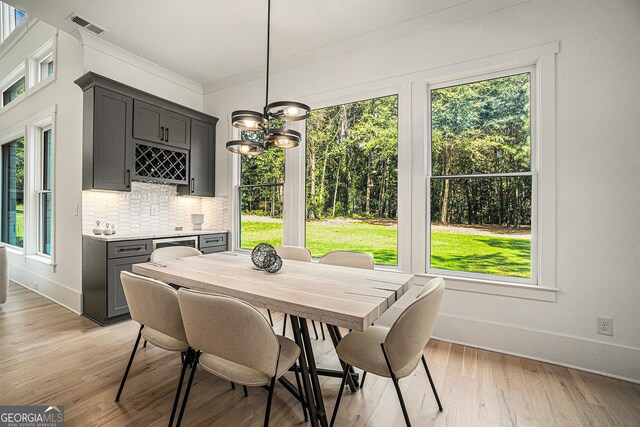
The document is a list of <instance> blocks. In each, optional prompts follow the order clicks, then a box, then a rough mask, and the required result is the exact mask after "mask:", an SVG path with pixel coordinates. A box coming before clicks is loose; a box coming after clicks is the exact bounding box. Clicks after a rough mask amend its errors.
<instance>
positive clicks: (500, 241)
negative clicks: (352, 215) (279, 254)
mask: <svg viewBox="0 0 640 427" xmlns="http://www.w3.org/2000/svg"><path fill="white" fill-rule="evenodd" d="M431 237H432V256H431V266H432V267H433V268H439V269H443V270H455V271H467V272H475V273H486V274H498V275H506V276H515V277H529V274H530V268H531V261H530V259H531V257H530V253H531V240H530V239H526V238H513V237H493V236H483V235H475V234H466V233H453V232H445V231H434V232H433V234H432V236H431ZM262 242H267V243H270V244H272V245H274V246H277V245H281V244H282V223H280V222H262V221H243V222H242V247H243V248H248V249H251V248H253V247H254V246H255V245H257V244H258V243H262ZM307 247H308V248H309V250H310V251H311V254H312V255H313V256H314V257H318V258H319V257H321V256H322V255H324V254H326V253H327V252H329V251H332V250H336V249H344V250H353V251H360V252H366V253H368V254H370V255H371V256H373V259H374V260H375V262H376V264H386V265H396V264H397V260H398V254H397V231H396V228H395V227H393V226H388V225H380V224H372V223H368V222H364V221H362V222H340V223H332V222H321V221H312V222H308V223H307Z"/></svg>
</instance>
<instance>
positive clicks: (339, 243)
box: [306, 95, 398, 265]
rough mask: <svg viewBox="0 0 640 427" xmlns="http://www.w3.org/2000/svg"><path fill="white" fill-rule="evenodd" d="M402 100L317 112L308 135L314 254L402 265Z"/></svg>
mask: <svg viewBox="0 0 640 427" xmlns="http://www.w3.org/2000/svg"><path fill="white" fill-rule="evenodd" d="M397 214H398V96H397V95H391V96H385V97H380V98H375V99H368V100H363V101H357V102H352V103H348V104H342V105H336V106H331V107H326V108H321V109H316V110H313V111H312V112H311V116H310V117H309V118H308V119H307V133H306V246H307V248H309V250H310V251H311V254H312V255H313V256H314V257H317V258H319V257H322V256H323V255H325V254H326V253H328V252H331V251H334V250H350V251H358V252H365V253H368V254H370V255H371V256H372V257H373V259H374V261H375V263H376V264H380V265H397V264H398V224H397V218H398V216H397Z"/></svg>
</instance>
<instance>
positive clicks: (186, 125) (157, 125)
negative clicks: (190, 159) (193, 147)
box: [133, 99, 191, 149]
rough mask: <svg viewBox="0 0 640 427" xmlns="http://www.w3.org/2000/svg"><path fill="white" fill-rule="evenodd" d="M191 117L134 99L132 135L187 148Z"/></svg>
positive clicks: (189, 139)
mask: <svg viewBox="0 0 640 427" xmlns="http://www.w3.org/2000/svg"><path fill="white" fill-rule="evenodd" d="M190 126H191V119H190V118H189V117H187V116H185V115H183V114H179V113H176V112H173V111H171V110H167V109H165V108H162V107H159V106H157V105H152V104H149V103H147V102H144V101H140V100H138V99H136V100H135V101H134V107H133V137H134V138H136V139H143V140H145V141H150V142H156V143H162V144H165V145H169V146H171V147H176V148H184V149H188V148H189V146H190V142H191V138H190V133H191V128H190Z"/></svg>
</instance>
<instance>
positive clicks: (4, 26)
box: [0, 2, 27, 43]
mask: <svg viewBox="0 0 640 427" xmlns="http://www.w3.org/2000/svg"><path fill="white" fill-rule="evenodd" d="M26 17H27V14H26V13H24V12H23V11H21V10H20V9H16V8H15V7H13V6H9V5H8V4H6V3H2V2H0V43H2V42H3V41H4V40H5V39H6V38H7V37H9V34H11V33H12V32H13V30H15V29H16V28H18V27H19V26H20V24H22V22H24V20H25V19H26Z"/></svg>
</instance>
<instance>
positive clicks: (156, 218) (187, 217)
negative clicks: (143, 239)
mask: <svg viewBox="0 0 640 427" xmlns="http://www.w3.org/2000/svg"><path fill="white" fill-rule="evenodd" d="M194 213H202V214H204V224H203V225H202V228H204V229H224V230H228V229H229V224H228V201H227V198H226V197H183V196H179V195H178V191H177V187H176V186H175V185H166V184H153V183H147V182H136V181H134V182H132V183H131V192H130V193H124V192H122V193H120V192H103V191H83V192H82V230H83V232H91V230H92V229H93V227H94V225H95V223H96V221H100V226H104V225H105V224H106V223H109V224H115V226H116V229H117V230H118V231H120V232H139V231H165V230H173V229H174V228H175V227H176V226H180V225H181V226H183V227H184V230H191V228H192V224H191V214H194Z"/></svg>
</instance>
